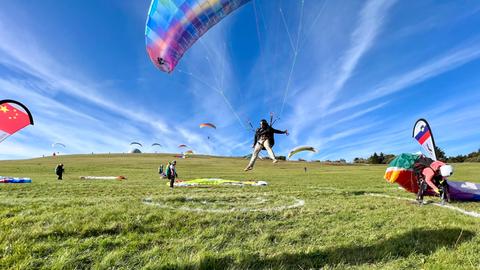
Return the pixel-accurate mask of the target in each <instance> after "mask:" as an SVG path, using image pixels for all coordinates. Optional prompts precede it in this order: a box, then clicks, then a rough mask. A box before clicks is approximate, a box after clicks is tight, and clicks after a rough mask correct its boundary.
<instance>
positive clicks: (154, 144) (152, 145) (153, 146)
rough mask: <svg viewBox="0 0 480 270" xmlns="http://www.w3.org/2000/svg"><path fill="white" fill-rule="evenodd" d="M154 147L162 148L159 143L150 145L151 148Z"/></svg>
mask: <svg viewBox="0 0 480 270" xmlns="http://www.w3.org/2000/svg"><path fill="white" fill-rule="evenodd" d="M154 146H159V147H162V145H161V144H159V143H154V144H152V147H154Z"/></svg>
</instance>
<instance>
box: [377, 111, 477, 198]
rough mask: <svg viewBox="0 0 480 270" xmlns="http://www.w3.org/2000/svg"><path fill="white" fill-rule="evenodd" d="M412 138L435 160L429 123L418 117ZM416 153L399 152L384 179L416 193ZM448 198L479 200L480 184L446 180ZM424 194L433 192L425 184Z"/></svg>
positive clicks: (433, 142) (432, 194)
mask: <svg viewBox="0 0 480 270" xmlns="http://www.w3.org/2000/svg"><path fill="white" fill-rule="evenodd" d="M413 138H415V140H416V141H417V142H418V143H419V144H420V145H421V146H422V148H423V149H424V150H425V151H426V153H427V154H428V155H429V156H430V157H431V158H432V159H433V160H436V154H435V141H434V139H433V135H432V130H431V128H430V125H429V124H428V122H427V121H426V120H425V119H419V120H418V121H417V122H416V123H415V125H414V127H413ZM421 156H422V155H418V154H408V153H404V154H400V155H398V156H397V157H395V159H393V160H392V161H391V162H390V163H389V165H388V168H387V170H386V172H385V176H384V178H385V180H387V181H388V182H389V183H397V184H398V185H400V186H401V187H402V188H404V189H405V190H407V191H409V192H412V193H417V192H418V189H419V185H418V179H417V176H416V175H415V172H414V166H415V163H416V162H417V161H418V160H419V159H420V158H421ZM447 185H448V193H449V196H450V199H452V200H457V201H480V184H476V183H471V182H466V181H450V180H448V181H447ZM424 194H425V195H430V196H434V195H435V192H434V191H433V190H432V189H431V187H429V186H427V190H426V191H425V192H424Z"/></svg>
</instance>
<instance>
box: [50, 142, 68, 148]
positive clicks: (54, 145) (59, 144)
mask: <svg viewBox="0 0 480 270" xmlns="http://www.w3.org/2000/svg"><path fill="white" fill-rule="evenodd" d="M52 147H53V148H58V147H63V148H67V146H66V145H65V144H63V143H59V142H57V143H54V144H52Z"/></svg>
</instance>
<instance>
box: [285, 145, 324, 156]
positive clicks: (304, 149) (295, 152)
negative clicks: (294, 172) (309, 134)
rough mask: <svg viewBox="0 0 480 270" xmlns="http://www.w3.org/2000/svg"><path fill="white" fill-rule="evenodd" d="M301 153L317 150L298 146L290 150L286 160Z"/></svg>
mask: <svg viewBox="0 0 480 270" xmlns="http://www.w3.org/2000/svg"><path fill="white" fill-rule="evenodd" d="M303 151H310V152H317V150H316V149H315V148H313V147H312V146H299V147H295V148H294V149H292V151H290V153H288V158H291V157H292V156H293V155H295V154H297V153H300V152H303Z"/></svg>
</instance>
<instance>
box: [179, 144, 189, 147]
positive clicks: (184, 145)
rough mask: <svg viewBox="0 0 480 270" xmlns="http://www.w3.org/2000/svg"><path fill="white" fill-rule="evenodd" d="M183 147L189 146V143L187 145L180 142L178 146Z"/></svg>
mask: <svg viewBox="0 0 480 270" xmlns="http://www.w3.org/2000/svg"><path fill="white" fill-rule="evenodd" d="M183 147H187V145H186V144H180V145H179V146H178V148H183Z"/></svg>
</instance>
